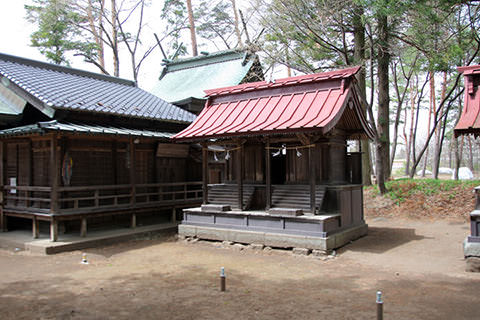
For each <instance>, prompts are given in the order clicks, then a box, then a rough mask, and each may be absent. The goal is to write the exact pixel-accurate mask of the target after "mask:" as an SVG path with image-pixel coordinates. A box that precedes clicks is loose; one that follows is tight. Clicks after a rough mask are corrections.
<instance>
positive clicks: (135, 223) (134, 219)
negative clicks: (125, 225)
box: [130, 213, 137, 229]
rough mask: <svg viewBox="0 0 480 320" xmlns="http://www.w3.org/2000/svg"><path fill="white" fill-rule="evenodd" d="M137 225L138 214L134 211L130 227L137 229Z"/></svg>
mask: <svg viewBox="0 0 480 320" xmlns="http://www.w3.org/2000/svg"><path fill="white" fill-rule="evenodd" d="M136 227H137V215H136V214H135V213H132V219H131V221H130V228H132V229H135V228H136Z"/></svg>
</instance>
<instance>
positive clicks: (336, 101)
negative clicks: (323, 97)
mask: <svg viewBox="0 0 480 320" xmlns="http://www.w3.org/2000/svg"><path fill="white" fill-rule="evenodd" d="M346 94H348V92H347V90H345V91H344V92H343V93H341V94H339V95H337V97H336V99H335V103H334V104H333V105H334V106H335V107H336V106H337V103H338V101H339V100H340V98H341V97H342V96H345V95H346ZM334 109H335V108H331V109H330V112H329V113H328V115H327V116H326V117H325V118H323V119H322V120H320V122H317V123H316V124H314V125H313V126H314V127H321V126H322V125H321V124H322V123H324V122H326V121H327V120H328V122H327V123H329V122H330V120H331V119H330V117H331V116H332V114H333V116H336V115H337V114H339V111H340V110H343V108H342V106H340V107H339V108H338V110H337V112H335V113H334Z"/></svg>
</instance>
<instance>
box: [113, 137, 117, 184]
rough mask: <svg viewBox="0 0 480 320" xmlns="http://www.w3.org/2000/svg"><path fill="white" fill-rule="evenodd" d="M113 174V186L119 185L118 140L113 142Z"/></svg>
mask: <svg viewBox="0 0 480 320" xmlns="http://www.w3.org/2000/svg"><path fill="white" fill-rule="evenodd" d="M112 174H113V180H112V181H113V184H117V183H118V177H117V175H118V173H117V140H115V139H114V140H112Z"/></svg>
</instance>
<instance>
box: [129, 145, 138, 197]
mask: <svg viewBox="0 0 480 320" xmlns="http://www.w3.org/2000/svg"><path fill="white" fill-rule="evenodd" d="M129 146H130V187H131V198H130V204H131V205H135V203H136V193H137V191H136V189H135V164H136V161H135V144H134V143H133V139H132V138H130V141H129Z"/></svg>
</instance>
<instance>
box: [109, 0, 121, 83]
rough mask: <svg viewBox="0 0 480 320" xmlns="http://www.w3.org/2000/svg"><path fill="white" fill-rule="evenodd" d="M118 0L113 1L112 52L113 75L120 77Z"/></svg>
mask: <svg viewBox="0 0 480 320" xmlns="http://www.w3.org/2000/svg"><path fill="white" fill-rule="evenodd" d="M115 2H116V0H112V2H111V3H112V52H113V75H114V76H115V77H118V76H120V59H119V55H118V26H117V14H118V13H117V6H116V3H115Z"/></svg>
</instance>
